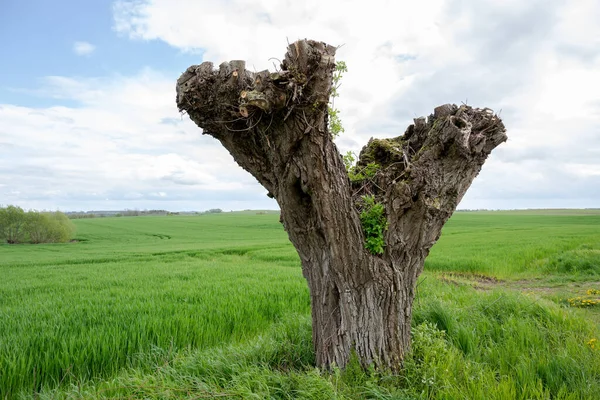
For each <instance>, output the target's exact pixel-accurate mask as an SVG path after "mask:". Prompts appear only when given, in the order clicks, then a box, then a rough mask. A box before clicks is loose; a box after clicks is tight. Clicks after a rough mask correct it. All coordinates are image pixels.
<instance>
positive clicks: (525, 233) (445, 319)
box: [0, 211, 600, 399]
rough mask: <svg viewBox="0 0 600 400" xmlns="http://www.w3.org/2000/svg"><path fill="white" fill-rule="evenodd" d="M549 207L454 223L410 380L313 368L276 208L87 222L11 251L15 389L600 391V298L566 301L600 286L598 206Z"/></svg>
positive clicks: (439, 260)
mask: <svg viewBox="0 0 600 400" xmlns="http://www.w3.org/2000/svg"><path fill="white" fill-rule="evenodd" d="M547 214H548V215H543V213H540V212H538V211H536V212H530V213H515V212H512V213H457V214H456V215H455V216H454V217H453V218H452V219H451V220H450V221H449V223H448V225H447V226H446V227H445V228H444V233H443V235H442V238H441V239H440V241H439V243H438V244H436V245H435V246H434V248H433V249H432V253H431V255H430V257H429V258H428V259H427V263H426V272H425V274H424V275H423V277H422V278H421V281H420V284H419V286H418V295H417V300H416V302H415V309H414V318H413V353H412V355H411V357H410V358H409V359H408V360H407V362H406V366H405V369H404V371H403V373H402V374H401V375H396V376H395V375H390V374H385V373H381V372H377V371H372V370H367V371H363V370H362V368H359V367H358V366H357V365H353V364H352V363H351V366H350V367H349V368H347V369H346V370H345V371H338V370H333V371H329V372H327V371H320V370H318V369H316V368H314V354H313V352H312V346H311V329H310V317H309V313H310V307H309V296H308V290H307V286H306V283H305V281H304V278H303V277H302V273H301V269H300V264H299V260H298V256H297V255H296V253H295V250H294V249H293V247H292V246H291V245H290V244H289V242H288V240H287V235H286V234H285V232H284V231H283V229H282V228H281V226H280V224H279V223H278V222H277V219H278V215H277V214H260V215H257V214H256V213H251V212H245V213H232V214H229V213H227V214H222V215H203V216H197V217H179V216H169V217H131V218H102V219H82V220H75V221H74V222H75V223H76V225H77V228H78V233H77V239H78V240H79V242H77V243H71V244H55V245H36V246H31V245H20V246H8V245H5V246H0V272H1V273H2V277H3V279H2V280H1V281H0V398H13V397H14V398H48V399H50V398H52V399H54V398H156V399H163V398H211V397H228V398H281V399H287V398H290V399H291V398H311V399H317V398H322V399H330V398H381V399H402V398H406V399H409V398H423V399H438V398H439V399H455V398H468V399H471V398H472V399H476V398H486V399H488V398H489V399H493V398H497V399H507V398H523V399H527V398H535V399H538V398H539V399H546V398H557V399H571V398H572V399H580V398H589V399H594V398H598V395H599V394H600V353H599V351H600V350H599V349H598V347H599V346H598V345H595V346H594V343H595V342H594V340H593V339H596V342H597V340H598V339H600V335H599V333H598V325H597V321H600V320H599V319H596V317H597V316H598V315H599V314H598V310H597V309H598V308H600V306H595V305H593V306H589V307H588V306H586V307H583V308H579V307H571V305H570V304H569V302H568V299H569V298H574V297H576V296H579V295H581V296H587V297H586V298H595V297H594V296H596V295H595V292H594V290H600V285H598V284H597V281H598V279H597V275H598V273H600V262H599V261H600V260H598V258H597V257H598V254H599V249H600V230H599V229H598V227H599V226H600V212H598V213H589V212H587V211H586V213H579V214H585V215H570V214H568V213H566V212H564V211H561V212H560V213H547ZM571 214H573V213H571ZM472 273H477V274H480V275H486V276H494V277H498V278H501V279H508V281H507V282H504V283H503V282H497V281H494V280H490V282H488V283H489V284H488V285H487V286H486V288H485V289H486V290H480V288H479V289H478V286H477V285H474V284H471V283H473V282H477V280H478V279H483V278H485V277H483V276H479V275H471V274H472ZM448 274H455V275H448ZM448 276H450V277H453V278H452V279H449V278H448ZM456 276H460V277H461V279H454V278H455V277H456ZM540 278H541V279H540ZM486 279H487V278H486ZM565 282H569V283H568V285H567V284H566V283H565ZM538 289H540V290H538ZM588 290H592V291H591V292H590V293H592V294H587V291H588ZM590 296H591V297H590ZM590 343H591V344H590Z"/></svg>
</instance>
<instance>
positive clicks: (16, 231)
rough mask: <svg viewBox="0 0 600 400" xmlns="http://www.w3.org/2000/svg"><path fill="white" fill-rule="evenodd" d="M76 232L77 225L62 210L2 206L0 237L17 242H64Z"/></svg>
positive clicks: (10, 242) (0, 210) (10, 241)
mask: <svg viewBox="0 0 600 400" xmlns="http://www.w3.org/2000/svg"><path fill="white" fill-rule="evenodd" d="M74 233H75V225H73V223H72V222H71V220H70V219H69V217H68V216H67V215H65V214H63V213H62V212H60V211H56V212H38V211H28V212H25V211H23V209H22V208H20V207H16V206H8V207H5V208H0V239H1V240H4V241H6V242H7V243H9V244H15V243H23V242H29V243H36V244H37V243H63V242H68V241H69V240H71V238H72V237H73V234H74Z"/></svg>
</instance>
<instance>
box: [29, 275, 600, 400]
mask: <svg viewBox="0 0 600 400" xmlns="http://www.w3.org/2000/svg"><path fill="white" fill-rule="evenodd" d="M420 293H421V294H420V298H419V302H418V303H417V305H416V309H415V319H414V322H413V348H412V352H411V354H410V355H409V356H408V358H407V360H406V362H405V366H404V367H405V368H404V370H403V371H402V373H401V374H398V375H394V374H387V373H385V372H381V371H375V370H374V369H367V370H363V369H362V368H361V367H360V365H359V364H358V362H357V361H356V359H354V360H352V361H351V362H350V364H349V365H348V367H347V368H346V370H344V371H340V370H338V369H335V368H334V369H333V370H332V371H323V370H319V369H316V368H315V367H314V354H313V352H312V346H311V329H310V318H309V317H308V316H307V315H295V314H290V315H289V316H288V317H286V318H284V319H282V320H281V321H280V322H278V323H275V324H274V325H272V326H271V327H270V328H269V329H266V330H265V331H264V332H263V333H262V334H261V335H258V336H257V337H256V338H255V339H254V340H251V341H246V342H243V343H232V344H229V345H225V346H220V347H217V348H212V349H206V350H192V349H189V350H184V351H181V352H177V353H172V352H169V351H167V350H160V349H156V350H155V351H153V352H148V353H145V354H142V355H140V356H139V357H140V358H138V361H139V362H138V364H139V365H143V366H144V367H139V368H132V369H128V370H125V371H122V372H121V373H119V374H118V375H117V376H116V377H115V378H113V379H111V380H106V381H103V382H87V383H85V382H84V383H83V384H81V385H73V386H71V387H70V388H62V389H59V390H56V389H54V390H52V389H49V390H44V391H42V393H41V394H39V398H42V399H45V398H47V399H51V398H52V399H56V398H69V397H70V398H81V397H83V398H90V399H93V398H155V399H172V398H190V399H191V398H194V399H196V398H220V397H227V398H242V399H246V398H257V399H498V400H504V399H596V398H597V395H598V393H600V357H599V356H600V353H599V352H598V350H594V349H592V348H590V347H589V346H587V345H586V341H588V340H589V337H590V336H591V335H596V334H597V330H596V329H595V328H594V327H593V326H590V325H589V324H587V323H586V322H585V320H583V319H580V318H577V317H574V316H572V315H569V314H568V313H567V312H566V311H565V310H563V309H560V308H559V307H558V306H556V305H553V304H546V303H542V304H540V303H539V299H532V298H528V297H526V296H523V295H519V294H507V293H502V292H492V293H486V294H481V293H478V292H476V291H475V290H473V289H472V288H469V287H460V288H456V287H454V286H449V285H447V284H443V283H440V282H438V281H435V280H434V279H427V280H426V281H424V282H423V285H422V289H421V292H420ZM440 294H441V296H440Z"/></svg>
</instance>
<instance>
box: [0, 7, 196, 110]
mask: <svg viewBox="0 0 600 400" xmlns="http://www.w3.org/2000/svg"><path fill="white" fill-rule="evenodd" d="M113 5H114V3H113V2H112V1H109V0H93V1H77V0H56V1H46V0H28V1H21V0H1V1H0V37H1V38H3V40H2V46H0V59H2V60H10V62H2V63H0V103H11V104H18V105H25V106H32V107H42V106H49V105H59V104H60V105H69V106H71V105H74V104H75V103H74V102H72V101H68V100H67V99H61V100H62V101H59V100H58V99H54V100H52V99H48V98H45V97H43V96H39V95H35V94H32V92H35V91H36V90H37V89H38V88H39V86H40V84H41V81H42V80H43V77H45V76H71V77H80V78H94V77H99V76H111V75H125V76H127V75H131V74H135V73H136V72H138V71H139V70H141V69H142V68H144V67H149V66H150V67H152V68H154V69H156V70H159V71H165V72H167V73H174V74H177V73H181V72H183V70H185V68H187V66H188V65H191V64H194V63H197V62H198V61H199V60H201V51H200V50H198V51H197V53H196V54H189V53H184V52H182V51H180V50H179V49H177V48H174V47H172V46H169V45H168V44H166V43H164V42H162V41H159V40H137V41H133V40H130V39H129V38H128V37H127V36H126V35H123V34H119V33H117V32H116V31H115V30H114V29H113V24H114V19H113ZM76 42H85V43H89V44H92V45H93V46H94V50H93V52H92V53H91V54H90V55H88V56H80V55H78V54H76V53H75V52H74V51H73V47H74V44H75V43H76Z"/></svg>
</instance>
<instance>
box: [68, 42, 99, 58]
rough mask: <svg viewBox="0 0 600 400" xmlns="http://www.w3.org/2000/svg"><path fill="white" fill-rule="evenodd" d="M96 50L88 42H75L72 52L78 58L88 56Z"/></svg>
mask: <svg viewBox="0 0 600 400" xmlns="http://www.w3.org/2000/svg"><path fill="white" fill-rule="evenodd" d="M94 50H96V46H94V45H93V44H91V43H88V42H75V43H74V44H73V51H74V52H75V54H77V55H78V56H89V55H90V54H92V53H93V52H94Z"/></svg>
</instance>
